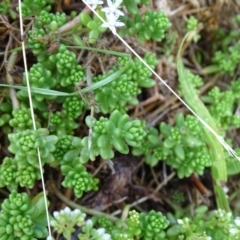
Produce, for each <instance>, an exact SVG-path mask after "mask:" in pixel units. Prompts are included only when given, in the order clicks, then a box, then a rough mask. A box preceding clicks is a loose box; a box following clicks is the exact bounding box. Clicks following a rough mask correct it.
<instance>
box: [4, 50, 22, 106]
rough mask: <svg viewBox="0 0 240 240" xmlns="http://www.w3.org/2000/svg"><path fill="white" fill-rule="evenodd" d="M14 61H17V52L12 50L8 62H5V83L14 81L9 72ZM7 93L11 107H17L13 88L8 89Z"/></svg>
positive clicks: (17, 103)
mask: <svg viewBox="0 0 240 240" xmlns="http://www.w3.org/2000/svg"><path fill="white" fill-rule="evenodd" d="M16 61H17V52H12V53H11V55H10V57H9V60H8V64H6V78H7V79H6V80H7V83H8V84H11V85H13V84H14V81H13V78H12V76H11V75H10V74H9V71H11V70H12V69H13V67H14V65H15V63H16ZM9 95H10V98H11V100H12V105H13V109H16V108H19V102H18V99H17V96H16V90H15V89H14V88H10V89H9Z"/></svg>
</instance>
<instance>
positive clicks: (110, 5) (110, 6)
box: [102, 0, 124, 17]
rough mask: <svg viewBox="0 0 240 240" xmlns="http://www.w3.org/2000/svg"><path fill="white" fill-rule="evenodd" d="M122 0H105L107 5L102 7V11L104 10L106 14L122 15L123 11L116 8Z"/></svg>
mask: <svg viewBox="0 0 240 240" xmlns="http://www.w3.org/2000/svg"><path fill="white" fill-rule="evenodd" d="M121 3H122V0H116V1H115V2H114V3H113V2H112V1H111V0H107V4H108V7H105V8H102V11H103V12H105V14H106V15H108V14H114V15H116V16H118V17H119V16H124V13H123V12H122V11H120V10H119V9H118V8H119V6H120V4H121Z"/></svg>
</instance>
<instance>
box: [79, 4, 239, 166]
mask: <svg viewBox="0 0 240 240" xmlns="http://www.w3.org/2000/svg"><path fill="white" fill-rule="evenodd" d="M83 2H84V3H85V4H86V5H87V6H88V7H89V8H90V9H91V11H92V12H93V13H94V14H95V15H96V16H97V17H98V18H99V19H101V21H102V22H103V23H106V21H105V20H104V19H103V18H102V17H101V16H100V15H99V14H98V13H97V12H96V11H95V10H94V9H93V8H92V7H91V6H90V5H89V4H88V3H87V2H86V1H85V0H83ZM110 30H111V31H112V33H113V34H114V35H116V36H117V37H118V39H119V40H120V41H121V42H122V43H123V44H124V45H125V46H126V47H127V48H128V49H129V50H130V51H131V52H132V53H133V54H134V55H135V56H136V57H137V58H138V59H139V60H140V61H141V62H142V63H143V64H144V66H146V67H147V68H148V69H149V71H151V72H152V74H153V75H154V76H156V77H157V78H158V79H159V80H160V81H161V82H162V83H163V84H164V85H165V86H166V87H167V88H168V89H169V91H170V92H172V93H173V94H174V95H175V96H176V97H177V98H178V99H179V101H180V102H181V103H182V104H183V105H184V106H185V107H186V108H188V110H189V111H190V112H191V113H192V114H193V115H194V116H195V117H196V118H197V119H198V120H199V121H200V122H201V123H202V124H203V125H204V126H205V127H206V128H207V129H208V130H209V131H210V132H211V133H212V134H213V135H214V136H215V137H216V139H217V140H218V141H219V142H220V143H221V145H222V146H223V147H224V148H225V149H226V151H227V152H228V153H229V154H230V155H231V156H232V157H235V158H237V159H238V160H239V161H240V157H238V156H237V154H236V152H235V151H234V150H233V149H232V148H231V147H230V146H229V145H228V144H227V143H226V141H225V140H224V138H223V137H222V136H219V135H218V134H217V133H216V132H215V131H214V130H213V129H212V128H211V127H210V126H209V125H208V124H207V123H206V122H205V121H204V120H203V119H202V118H201V117H200V116H198V114H197V113H196V112H195V111H194V110H193V109H192V108H191V107H190V106H189V105H188V104H187V103H186V102H185V101H184V100H183V99H182V98H181V97H180V96H179V95H178V94H177V93H176V92H175V91H174V90H173V89H172V88H171V87H170V86H169V85H168V84H167V83H166V82H165V81H164V80H163V79H162V78H161V77H160V76H159V75H158V74H157V73H156V72H155V71H154V70H153V69H152V68H151V67H150V66H149V65H148V64H147V63H146V62H145V61H144V59H142V58H141V57H140V56H139V55H138V54H137V53H136V52H135V50H134V49H133V48H131V47H130V46H129V45H128V43H127V42H126V41H125V40H124V39H123V38H122V37H121V36H120V35H119V34H118V33H117V32H116V31H114V30H112V29H111V28H110Z"/></svg>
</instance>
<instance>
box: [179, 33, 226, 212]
mask: <svg viewBox="0 0 240 240" xmlns="http://www.w3.org/2000/svg"><path fill="white" fill-rule="evenodd" d="M186 37H187V35H186V36H185V37H184V39H183V41H182V43H181V46H180V48H179V51H178V55H177V71H178V75H179V81H180V84H181V87H182V91H183V93H184V99H185V101H186V103H187V104H188V105H189V106H190V107H191V108H192V109H193V110H194V112H196V113H197V114H198V116H200V117H201V119H202V120H204V121H205V122H206V123H207V124H208V125H209V126H210V127H211V128H212V129H213V130H214V131H215V132H216V133H217V132H218V130H217V127H216V125H215V122H214V120H213V118H212V116H211V115H210V113H209V111H208V109H207V108H206V106H205V105H204V104H203V102H202V101H201V100H200V98H199V97H198V95H197V93H196V91H195V89H194V87H193V85H192V83H191V82H190V81H189V79H188V76H187V70H186V69H185V68H184V65H183V62H182V59H181V56H180V53H181V49H182V46H183V43H184V41H185V40H186ZM203 132H204V137H205V140H206V143H207V145H208V146H209V153H210V155H211V159H212V167H211V172H212V177H213V185H214V191H215V195H216V201H217V205H218V208H221V209H224V210H226V211H230V208H229V204H228V200H227V197H226V194H225V192H224V191H223V188H222V185H221V184H222V182H226V181H227V168H226V162H225V155H224V150H223V147H222V145H221V144H220V142H219V141H218V140H217V139H216V137H215V136H214V135H213V134H212V133H211V132H210V131H209V130H208V129H207V128H206V127H203Z"/></svg>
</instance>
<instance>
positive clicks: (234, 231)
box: [229, 227, 238, 236]
mask: <svg viewBox="0 0 240 240" xmlns="http://www.w3.org/2000/svg"><path fill="white" fill-rule="evenodd" d="M229 233H230V234H231V236H235V235H236V234H237V233H238V230H237V228H234V227H233V228H230V229H229Z"/></svg>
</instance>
